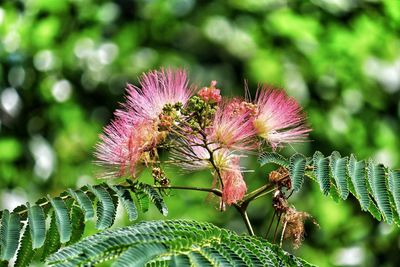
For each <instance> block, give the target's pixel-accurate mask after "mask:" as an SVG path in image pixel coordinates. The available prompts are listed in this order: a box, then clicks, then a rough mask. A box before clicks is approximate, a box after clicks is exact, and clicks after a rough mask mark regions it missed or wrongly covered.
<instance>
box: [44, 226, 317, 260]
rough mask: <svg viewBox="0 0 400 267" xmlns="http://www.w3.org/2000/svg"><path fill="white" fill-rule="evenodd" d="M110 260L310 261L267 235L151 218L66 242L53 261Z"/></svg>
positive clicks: (50, 258) (54, 255)
mask: <svg viewBox="0 0 400 267" xmlns="http://www.w3.org/2000/svg"><path fill="white" fill-rule="evenodd" d="M106 260H112V261H113V262H114V264H113V266H117V267H119V266H311V265H310V264H308V263H307V262H305V261H304V260H301V259H299V258H296V257H294V256H293V255H290V254H289V253H287V252H285V251H283V250H282V249H281V248H280V247H278V246H275V245H272V244H270V243H268V242H267V241H266V240H265V239H262V238H257V237H251V236H239V235H237V234H235V233H234V232H231V231H228V230H225V229H221V228H218V227H216V226H214V225H212V224H209V223H204V222H196V221H189V220H171V221H147V222H142V223H139V224H136V225H132V226H129V227H124V228H119V229H109V230H106V231H103V232H100V233H98V234H95V235H93V236H90V237H88V238H84V239H83V240H81V241H79V242H78V243H76V244H74V245H71V246H69V247H66V248H63V249H61V250H59V251H58V252H56V253H55V254H53V255H51V256H50V257H49V258H48V259H47V262H46V263H47V264H48V265H50V266H81V265H85V264H88V265H89V264H90V265H95V264H97V263H100V262H103V261H106Z"/></svg>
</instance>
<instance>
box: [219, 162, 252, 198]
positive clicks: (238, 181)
mask: <svg viewBox="0 0 400 267" xmlns="http://www.w3.org/2000/svg"><path fill="white" fill-rule="evenodd" d="M239 161H240V159H239V157H234V158H232V159H231V164H230V169H227V170H222V171H221V178H222V182H223V183H224V188H223V190H222V202H223V203H226V204H228V205H231V204H233V203H236V202H238V201H240V200H242V199H243V197H244V195H245V194H246V191H247V186H246V182H245V181H244V179H243V175H242V172H241V170H240V165H239Z"/></svg>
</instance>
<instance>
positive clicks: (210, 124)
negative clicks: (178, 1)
mask: <svg viewBox="0 0 400 267" xmlns="http://www.w3.org/2000/svg"><path fill="white" fill-rule="evenodd" d="M126 93H127V97H126V102H125V103H124V104H122V105H121V108H120V109H118V110H116V112H115V114H114V115H115V116H114V117H115V118H114V120H113V121H112V122H111V123H110V124H109V125H108V126H106V127H105V129H104V134H102V135H101V136H100V139H101V141H100V143H99V144H98V145H97V150H96V157H97V159H98V163H100V164H101V165H102V166H104V167H105V170H106V171H105V173H104V174H103V175H104V176H105V177H106V178H107V177H131V178H136V177H137V174H138V171H139V170H140V168H143V167H150V168H153V169H155V168H156V169H157V170H159V169H160V168H161V167H162V164H164V163H165V162H162V161H160V158H159V156H158V151H159V150H160V149H167V150H169V151H170V159H169V161H168V162H169V163H173V164H176V165H178V166H180V167H182V168H183V169H186V170H189V171H193V170H201V169H210V171H211V172H212V174H213V177H214V183H213V185H214V186H215V187H216V188H218V189H220V190H221V192H222V198H221V203H222V204H224V205H225V204H228V205H230V204H233V203H237V202H238V201H240V200H242V199H243V197H244V195H245V193H246V191H247V186H246V182H245V181H244V177H243V169H242V167H241V165H240V160H241V158H242V157H244V156H246V155H247V154H248V153H254V152H259V151H262V150H263V149H264V150H265V149H272V150H275V149H277V148H278V147H282V146H284V145H286V144H289V143H293V142H302V141H305V140H306V138H307V135H308V132H309V131H310V129H309V128H308V127H307V126H306V124H305V116H304V114H303V112H302V110H301V108H300V106H299V104H298V103H297V102H296V101H295V100H294V99H292V98H290V97H289V96H288V95H287V94H286V93H285V92H284V91H282V90H278V89H273V88H269V87H266V86H263V87H261V88H259V89H258V90H257V93H256V96H255V99H254V101H251V100H249V99H244V98H240V97H237V98H225V97H223V96H221V91H220V89H218V88H217V82H216V81H211V83H210V85H209V86H205V87H202V88H200V89H199V90H198V89H196V87H195V86H192V85H190V84H189V81H188V78H187V73H186V72H185V71H184V70H181V69H178V70H172V69H161V70H158V71H150V72H148V73H145V74H143V75H142V76H141V78H140V87H136V86H133V85H128V86H127V89H126ZM166 162H167V161H166ZM156 178H157V177H155V179H156Z"/></svg>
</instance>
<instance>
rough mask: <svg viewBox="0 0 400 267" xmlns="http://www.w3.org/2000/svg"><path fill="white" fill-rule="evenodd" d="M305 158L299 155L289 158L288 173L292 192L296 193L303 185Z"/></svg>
mask: <svg viewBox="0 0 400 267" xmlns="http://www.w3.org/2000/svg"><path fill="white" fill-rule="evenodd" d="M305 168H306V158H305V157H304V156H303V155H301V154H294V155H293V156H291V157H290V164H289V173H290V179H291V180H292V187H293V190H294V191H298V190H299V189H300V188H301V186H302V185H303V181H304V172H305Z"/></svg>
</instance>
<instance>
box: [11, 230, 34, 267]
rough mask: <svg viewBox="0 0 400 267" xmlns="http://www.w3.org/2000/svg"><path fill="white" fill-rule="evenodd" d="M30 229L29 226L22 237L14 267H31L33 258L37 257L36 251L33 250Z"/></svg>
mask: <svg viewBox="0 0 400 267" xmlns="http://www.w3.org/2000/svg"><path fill="white" fill-rule="evenodd" d="M29 228H30V227H29V224H28V225H27V226H26V228H25V231H24V234H23V235H22V239H21V243H20V245H19V249H18V252H17V259H16V260H15V263H14V267H25V266H29V265H30V263H31V261H32V258H33V256H35V253H36V249H32V239H31V230H30V229H29Z"/></svg>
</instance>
